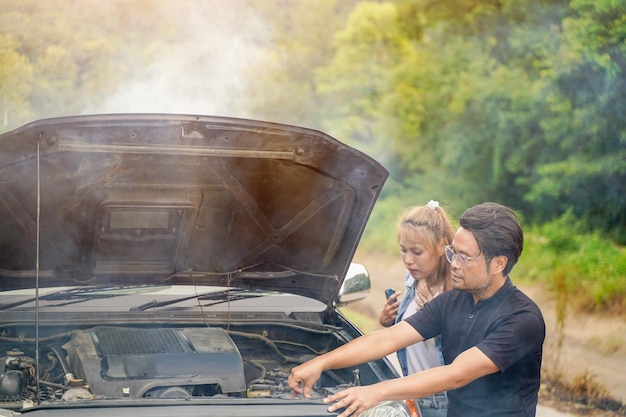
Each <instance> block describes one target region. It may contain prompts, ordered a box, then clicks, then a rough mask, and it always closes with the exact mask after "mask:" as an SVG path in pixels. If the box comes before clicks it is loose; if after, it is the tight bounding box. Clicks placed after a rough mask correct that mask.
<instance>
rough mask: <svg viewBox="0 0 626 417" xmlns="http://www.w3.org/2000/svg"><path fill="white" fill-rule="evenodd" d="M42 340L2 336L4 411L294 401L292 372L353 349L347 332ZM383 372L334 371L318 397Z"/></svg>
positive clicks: (205, 330)
mask: <svg viewBox="0 0 626 417" xmlns="http://www.w3.org/2000/svg"><path fill="white" fill-rule="evenodd" d="M34 336H35V333H34V327H32V326H24V325H5V326H2V327H0V349H2V350H1V351H2V352H5V353H4V355H3V356H2V358H1V359H0V361H1V364H2V367H1V368H0V408H12V409H21V408H23V407H24V406H25V404H28V403H45V402H57V401H70V402H71V401H79V400H80V401H84V400H96V399H97V400H106V399H125V398H129V399H158V398H212V397H215V398H228V397H240V398H253V397H254V398H259V397H268V398H287V397H289V396H291V391H290V389H289V387H288V385H287V378H288V376H289V372H290V370H291V368H293V367H294V366H295V365H297V364H299V363H302V362H305V361H306V360H308V359H310V358H312V357H314V356H316V355H319V354H322V353H324V352H326V351H329V350H331V349H333V348H335V347H337V346H338V345H340V344H342V343H345V340H343V338H344V336H345V335H344V334H343V332H342V331H341V330H340V329H338V328H332V327H331V326H318V328H309V327H307V326H298V325H282V324H276V323H275V324H260V323H248V324H246V323H239V324H229V325H228V327H220V326H211V327H209V326H207V325H203V326H193V325H184V326H180V327H179V326H174V325H168V326H165V325H162V326H158V327H157V326H154V325H151V326H123V325H122V326H120V325H115V326H109V325H93V326H85V327H78V328H72V329H67V327H66V326H45V327H43V328H42V329H40V335H39V339H38V341H37V339H36V338H35V337H34ZM37 347H38V348H39V351H37ZM379 365H380V364H379V363H370V364H365V365H361V366H360V367H358V368H354V369H343V370H336V371H327V372H325V373H324V375H322V378H321V379H320V381H319V382H318V384H317V385H316V387H315V391H316V393H314V396H318V397H321V396H324V395H328V394H329V393H331V392H335V391H337V390H340V389H344V388H346V387H349V386H353V385H360V384H361V383H363V384H368V383H373V382H376V381H378V380H380V379H381V378H382V379H384V378H388V377H393V375H392V374H391V373H390V372H389V370H388V369H386V368H385V367H384V366H379ZM37 376H38V379H37Z"/></svg>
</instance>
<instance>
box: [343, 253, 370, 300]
mask: <svg viewBox="0 0 626 417" xmlns="http://www.w3.org/2000/svg"><path fill="white" fill-rule="evenodd" d="M371 287H372V285H371V282H370V275H369V273H368V272H367V269H365V267H364V266H363V265H361V264H356V263H351V264H350V267H349V268H348V272H347V273H346V278H345V279H344V281H343V284H342V285H341V288H340V289H339V294H338V297H337V306H338V307H343V306H346V305H348V304H352V303H354V302H356V301H359V300H362V299H364V298H365V297H367V295H368V294H369V292H370V288H371Z"/></svg>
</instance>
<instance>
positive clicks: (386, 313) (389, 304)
mask: <svg viewBox="0 0 626 417" xmlns="http://www.w3.org/2000/svg"><path fill="white" fill-rule="evenodd" d="M400 294H402V293H401V292H399V291H396V292H395V293H393V294H392V295H391V296H390V297H389V298H388V299H387V301H386V302H385V304H384V305H383V309H382V311H381V312H380V317H379V318H378V322H379V323H380V325H381V326H383V327H389V326H391V325H392V324H394V323H395V322H396V317H397V316H398V308H400V301H399V300H398V297H399V296H400Z"/></svg>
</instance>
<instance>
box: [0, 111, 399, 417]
mask: <svg viewBox="0 0 626 417" xmlns="http://www.w3.org/2000/svg"><path fill="white" fill-rule="evenodd" d="M388 175H389V173H388V171H387V170H386V169H385V168H384V167H383V166H382V165H381V164H380V163H378V162H377V161H376V160H375V159H373V158H371V157H369V156H367V155H365V154H363V153H362V152H360V151H358V150H356V149H354V148H352V147H350V146H347V145H346V144H343V143H341V142H339V141H338V140H336V139H334V138H332V137H331V136H329V135H327V134H325V133H322V132H320V131H317V130H313V129H308V128H302V127H296V126H289V125H284V124H278V123H271V122H263V121H257V120H247V119H237V118H227V117H217V116H200V115H176V114H103V115H81V116H68V117H59V118H50V119H42V120H38V121H34V122H32V123H29V124H26V125H24V126H22V127H20V128H17V129H15V130H12V131H9V132H5V133H3V134H2V135H0V345H1V346H0V352H2V353H1V354H0V355H2V359H1V363H2V368H1V369H0V415H2V416H12V415H22V414H23V415H28V416H33V417H38V416H77V415H80V416H84V415H90V416H93V417H97V416H112V415H115V416H124V415H133V416H153V417H154V416H172V415H179V416H218V417H219V416H326V415H328V414H329V413H328V411H327V407H328V405H327V404H325V403H323V401H322V399H323V398H324V397H325V396H326V395H328V394H330V393H333V392H337V391H338V390H341V389H344V388H346V387H350V386H354V385H360V384H372V383H375V382H378V381H381V380H386V379H391V378H396V377H398V373H397V371H396V370H395V368H394V366H393V365H392V364H391V362H389V360H388V359H386V358H382V359H380V360H377V361H372V362H368V363H366V364H364V365H361V366H357V367H353V368H349V369H337V370H332V371H327V372H325V373H324V374H323V375H322V377H321V379H320V381H319V382H318V384H317V385H316V386H315V390H314V394H313V396H312V397H311V398H303V397H302V396H299V395H296V394H294V393H292V392H291V391H290V389H289V387H288V385H287V378H288V375H289V372H290V369H291V368H292V367H294V366H296V365H297V364H300V363H302V362H304V361H306V360H308V359H310V358H312V357H315V356H316V355H320V354H323V353H324V352H328V351H329V350H331V349H334V348H336V347H338V346H340V345H343V344H345V343H347V342H349V341H350V340H352V339H354V338H356V337H359V336H360V335H362V333H361V331H360V330H359V329H358V328H357V327H356V326H355V325H354V324H352V323H351V322H350V321H349V320H348V319H347V318H346V317H345V316H344V314H342V312H341V311H340V307H343V306H345V305H348V304H350V303H354V302H356V301H358V300H360V299H363V298H364V297H365V296H366V295H367V293H368V291H369V288H370V277H369V275H368V272H367V269H366V267H365V266H363V265H358V264H354V263H353V262H352V259H353V256H354V254H355V251H356V248H357V246H358V243H359V240H360V238H361V236H362V233H363V230H364V228H365V226H366V223H367V220H368V218H369V216H370V214H371V212H372V209H373V207H374V204H375V202H376V200H377V198H378V196H379V194H380V192H381V189H382V186H383V184H384V182H385V181H386V179H387V177H388ZM362 415H364V416H367V415H369V416H408V415H410V411H409V409H408V408H407V405H406V404H405V403H404V402H384V403H381V404H380V405H378V406H377V407H375V408H373V409H371V410H370V411H368V412H367V413H364V414H362Z"/></svg>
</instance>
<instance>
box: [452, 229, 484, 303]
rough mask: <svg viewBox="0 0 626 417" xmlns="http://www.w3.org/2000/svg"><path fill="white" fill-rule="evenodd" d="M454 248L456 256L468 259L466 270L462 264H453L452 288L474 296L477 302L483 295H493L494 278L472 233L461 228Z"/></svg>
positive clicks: (454, 241)
mask: <svg viewBox="0 0 626 417" xmlns="http://www.w3.org/2000/svg"><path fill="white" fill-rule="evenodd" d="M452 248H453V249H454V252H455V253H456V254H459V255H464V256H465V257H467V258H468V260H467V263H466V265H465V268H464V269H461V267H462V262H459V261H458V260H455V261H454V262H452V265H451V266H452V287H453V288H456V289H459V290H462V291H467V292H469V293H472V294H474V298H475V299H476V300H478V299H480V298H483V297H482V296H483V295H487V296H489V295H491V292H490V291H489V289H490V288H491V287H492V285H493V282H494V276H493V275H492V274H491V271H490V268H489V265H488V264H487V260H486V259H485V257H484V255H483V254H482V253H481V252H480V249H479V248H478V242H477V241H476V239H475V238H474V235H473V234H472V232H470V231H469V230H467V229H464V228H463V227H459V229H458V230H457V232H456V235H455V236H454V240H453V241H452ZM486 293H489V294H486Z"/></svg>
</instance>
